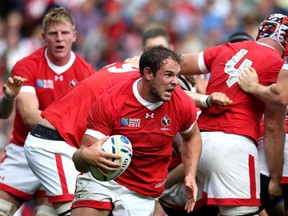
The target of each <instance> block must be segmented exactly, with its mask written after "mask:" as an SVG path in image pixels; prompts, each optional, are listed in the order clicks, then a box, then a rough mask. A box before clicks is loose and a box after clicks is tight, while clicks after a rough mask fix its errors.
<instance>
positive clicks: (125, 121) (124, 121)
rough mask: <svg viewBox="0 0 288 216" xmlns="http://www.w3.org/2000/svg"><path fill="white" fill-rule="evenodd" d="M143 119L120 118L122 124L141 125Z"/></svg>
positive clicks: (127, 125) (128, 125)
mask: <svg viewBox="0 0 288 216" xmlns="http://www.w3.org/2000/svg"><path fill="white" fill-rule="evenodd" d="M140 122H141V119H139V118H123V117H122V118H120V126H126V127H140Z"/></svg>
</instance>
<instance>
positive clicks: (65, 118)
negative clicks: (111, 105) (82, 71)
mask: <svg viewBox="0 0 288 216" xmlns="http://www.w3.org/2000/svg"><path fill="white" fill-rule="evenodd" d="M133 77H140V73H139V71H138V68H136V67H134V66H133V65H131V64H128V63H123V62H117V63H113V64H111V65H108V66H106V67H104V68H102V69H100V70H99V71H97V72H96V73H95V74H93V75H92V76H90V77H89V78H87V79H85V80H83V81H82V82H80V83H79V84H78V85H77V88H74V89H71V90H70V91H69V92H67V93H66V94H65V95H63V96H62V97H61V98H59V99H58V100H56V101H55V102H54V103H53V104H51V105H50V106H48V107H47V109H45V110H44V111H43V112H42V116H43V117H45V118H46V119H47V120H48V121H49V122H50V123H51V124H52V125H53V126H54V127H55V128H56V130H58V132H59V133H60V134H61V136H62V137H63V139H64V140H65V141H66V142H67V143H68V144H69V145H71V146H74V147H76V148H78V147H79V145H80V142H81V139H82V137H83V135H84V132H85V130H86V123H87V116H88V114H89V111H90V108H91V106H92V104H93V102H94V101H95V100H96V98H97V97H98V96H100V95H101V94H102V93H103V92H105V91H106V90H107V89H109V88H111V87H113V86H114V85H117V84H118V83H121V82H122V81H124V80H127V79H130V78H133ZM103 108H105V107H103Z"/></svg>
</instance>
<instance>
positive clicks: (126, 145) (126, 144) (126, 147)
mask: <svg viewBox="0 0 288 216" xmlns="http://www.w3.org/2000/svg"><path fill="white" fill-rule="evenodd" d="M101 150H102V151H104V152H110V153H114V154H120V155H121V156H122V158H121V159H117V160H118V161H119V162H120V163H121V166H120V167H119V168H118V169H117V170H113V171H107V172H106V174H107V176H105V175H103V174H102V173H101V172H99V170H98V168H97V167H94V166H90V173H91V175H92V176H93V177H94V178H95V179H97V180H99V181H109V180H113V179H115V178H117V177H119V176H120V175H121V174H122V173H123V172H124V171H125V170H126V169H127V168H128V166H129V164H130V162H131V158H132V153H133V152H132V145H131V142H130V140H129V139H128V138H127V137H126V136H123V135H112V136H110V137H109V139H108V140H107V141H106V142H105V143H103V145H102V147H101ZM117 160H114V161H117Z"/></svg>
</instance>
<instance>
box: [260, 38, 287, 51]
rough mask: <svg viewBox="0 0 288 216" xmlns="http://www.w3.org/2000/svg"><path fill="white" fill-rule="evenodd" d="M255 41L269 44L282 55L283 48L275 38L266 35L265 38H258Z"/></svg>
mask: <svg viewBox="0 0 288 216" xmlns="http://www.w3.org/2000/svg"><path fill="white" fill-rule="evenodd" d="M257 42H259V43H263V44H265V45H267V46H270V47H272V48H273V49H275V50H276V51H277V52H278V53H279V55H280V56H282V55H283V49H282V47H281V46H280V44H279V43H278V42H277V41H276V40H273V39H271V38H268V37H267V38H260V39H258V40H257Z"/></svg>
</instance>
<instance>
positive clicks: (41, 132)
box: [31, 124, 64, 141]
mask: <svg viewBox="0 0 288 216" xmlns="http://www.w3.org/2000/svg"><path fill="white" fill-rule="evenodd" d="M31 135H33V136H35V137H38V138H41V139H47V140H56V141H57V140H59V141H64V139H63V137H62V136H61V135H60V133H59V132H58V131H57V130H53V129H50V128H47V127H45V126H43V125H39V124H38V125H37V126H36V127H35V128H33V129H32V130H31Z"/></svg>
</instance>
